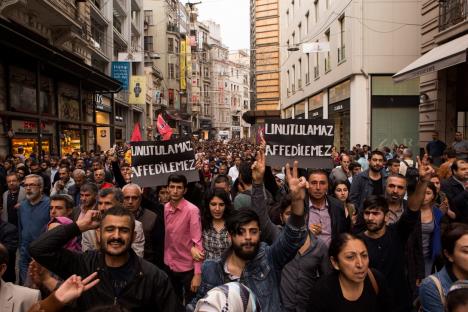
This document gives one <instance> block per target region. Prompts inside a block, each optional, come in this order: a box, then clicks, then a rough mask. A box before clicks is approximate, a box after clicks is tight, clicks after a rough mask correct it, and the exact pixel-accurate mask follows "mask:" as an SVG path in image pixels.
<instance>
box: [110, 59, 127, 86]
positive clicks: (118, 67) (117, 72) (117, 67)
mask: <svg viewBox="0 0 468 312" xmlns="http://www.w3.org/2000/svg"><path fill="white" fill-rule="evenodd" d="M129 77H130V63H129V62H112V78H114V79H115V80H118V81H120V82H121V83H122V90H125V91H127V90H128V80H129Z"/></svg>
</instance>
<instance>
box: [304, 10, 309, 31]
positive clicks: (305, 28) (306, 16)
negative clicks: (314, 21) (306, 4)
mask: <svg viewBox="0 0 468 312" xmlns="http://www.w3.org/2000/svg"><path fill="white" fill-rule="evenodd" d="M308 33H309V11H307V13H306V15H305V27H304V35H307V34H308Z"/></svg>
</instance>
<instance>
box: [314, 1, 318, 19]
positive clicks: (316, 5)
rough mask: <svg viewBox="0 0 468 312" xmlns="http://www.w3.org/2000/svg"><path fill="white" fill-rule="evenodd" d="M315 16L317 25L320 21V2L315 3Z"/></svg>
mask: <svg viewBox="0 0 468 312" xmlns="http://www.w3.org/2000/svg"><path fill="white" fill-rule="evenodd" d="M314 14H315V23H317V22H318V19H319V2H318V0H315V1H314Z"/></svg>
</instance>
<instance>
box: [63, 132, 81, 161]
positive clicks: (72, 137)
mask: <svg viewBox="0 0 468 312" xmlns="http://www.w3.org/2000/svg"><path fill="white" fill-rule="evenodd" d="M60 146H61V149H62V155H67V154H72V153H73V152H80V150H81V140H80V130H67V129H64V130H62V131H61V135H60Z"/></svg>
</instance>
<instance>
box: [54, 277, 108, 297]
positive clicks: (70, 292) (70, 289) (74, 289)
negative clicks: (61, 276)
mask: <svg viewBox="0 0 468 312" xmlns="http://www.w3.org/2000/svg"><path fill="white" fill-rule="evenodd" d="M96 277H97V272H94V273H93V274H91V275H90V276H88V277H87V278H85V279H84V280H81V277H80V276H77V275H72V276H70V277H69V278H68V279H67V280H66V281H65V282H63V284H62V285H60V287H59V288H58V289H57V290H56V291H55V297H56V298H57V300H58V301H60V302H61V303H63V304H67V303H70V302H72V301H73V300H75V299H77V298H79V297H80V296H81V294H82V293H83V292H85V291H87V290H89V289H91V288H93V287H94V286H96V284H97V283H99V279H95V278H96Z"/></svg>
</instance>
